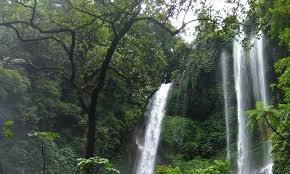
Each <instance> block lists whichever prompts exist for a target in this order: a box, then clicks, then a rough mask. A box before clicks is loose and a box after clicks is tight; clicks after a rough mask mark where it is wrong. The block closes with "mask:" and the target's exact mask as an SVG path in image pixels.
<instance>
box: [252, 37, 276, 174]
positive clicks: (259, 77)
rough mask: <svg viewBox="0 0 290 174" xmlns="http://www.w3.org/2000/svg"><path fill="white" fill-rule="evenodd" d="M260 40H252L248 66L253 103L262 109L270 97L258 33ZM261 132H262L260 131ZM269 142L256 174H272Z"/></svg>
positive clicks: (261, 39) (261, 40)
mask: <svg viewBox="0 0 290 174" xmlns="http://www.w3.org/2000/svg"><path fill="white" fill-rule="evenodd" d="M259 35H260V38H256V37H254V38H252V40H251V42H252V44H253V45H254V47H252V48H251V51H250V65H251V74H252V82H253V89H254V95H255V101H262V102H263V104H264V107H266V106H267V105H269V104H270V103H271V102H270V97H269V92H268V87H267V86H268V83H267V79H266V70H265V67H266V62H265V56H264V37H263V34H262V33H259ZM262 131H263V130H262ZM270 148H271V142H269V141H267V142H266V143H264V144H263V164H262V165H263V166H262V168H261V169H259V170H258V171H257V172H256V174H272V173H273V171H272V166H273V162H272V159H271V158H270Z"/></svg>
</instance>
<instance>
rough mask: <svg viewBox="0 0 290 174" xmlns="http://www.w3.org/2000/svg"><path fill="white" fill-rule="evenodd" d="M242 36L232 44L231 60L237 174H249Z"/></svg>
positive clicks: (246, 101)
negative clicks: (234, 103)
mask: <svg viewBox="0 0 290 174" xmlns="http://www.w3.org/2000/svg"><path fill="white" fill-rule="evenodd" d="M243 39H244V36H243V35H242V36H241V37H236V39H235V41H234V43H233V58H234V78H235V89H236V97H237V116H238V137H237V139H238V142H237V147H238V157H237V164H238V171H237V173H238V174H250V170H251V169H250V159H249V157H250V156H249V147H250V138H249V135H248V131H247V115H246V113H245V110H246V107H247V103H248V100H247V99H248V97H247V95H248V90H249V87H248V86H246V85H247V80H248V79H247V77H248V76H247V72H248V71H247V68H246V59H245V52H244V50H243V46H242V45H241V44H240V43H241V42H242V40H243Z"/></svg>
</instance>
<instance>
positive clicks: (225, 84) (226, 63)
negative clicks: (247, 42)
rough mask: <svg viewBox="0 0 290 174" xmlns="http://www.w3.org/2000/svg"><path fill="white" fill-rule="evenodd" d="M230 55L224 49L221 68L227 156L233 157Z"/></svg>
mask: <svg viewBox="0 0 290 174" xmlns="http://www.w3.org/2000/svg"><path fill="white" fill-rule="evenodd" d="M228 67H229V56H228V54H227V53H226V52H225V51H224V50H223V51H222V54H221V69H222V80H223V92H224V111H225V121H226V133H227V158H228V159H230V157H231V148H230V144H231V143H230V142H231V132H230V113H229V106H230V103H229V102H230V98H229V92H230V91H229V82H230V79H229V68H228Z"/></svg>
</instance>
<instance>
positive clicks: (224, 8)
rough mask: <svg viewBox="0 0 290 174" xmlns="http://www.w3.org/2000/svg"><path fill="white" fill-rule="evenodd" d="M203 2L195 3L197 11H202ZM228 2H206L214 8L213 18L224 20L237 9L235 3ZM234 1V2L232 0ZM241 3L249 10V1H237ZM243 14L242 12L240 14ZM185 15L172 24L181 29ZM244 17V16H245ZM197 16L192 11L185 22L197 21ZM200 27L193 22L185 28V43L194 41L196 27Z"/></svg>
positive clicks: (217, 0)
mask: <svg viewBox="0 0 290 174" xmlns="http://www.w3.org/2000/svg"><path fill="white" fill-rule="evenodd" d="M200 1H201V0H197V1H196V2H195V3H196V4H195V5H194V6H195V8H194V9H193V10H195V9H200V8H201V3H200ZM227 1H229V0H206V5H207V6H212V9H213V11H212V13H211V14H212V16H215V15H217V16H221V17H223V18H225V17H226V16H227V13H230V12H231V11H232V9H233V8H234V7H235V3H228V2H227ZM231 1H234V0H231ZM236 1H239V2H240V3H241V4H243V5H245V7H246V9H247V8H248V5H247V0H236ZM239 14H241V12H240V13H239ZM183 16H184V14H181V15H180V16H179V17H178V18H177V19H173V20H172V23H173V25H174V26H176V27H180V26H181V25H182V19H183ZM243 17H244V16H243ZM196 18H197V16H196V14H195V13H194V12H193V11H191V12H189V13H188V14H187V15H186V16H185V22H188V21H191V20H193V19H196ZM197 25H198V21H197V22H192V23H190V24H188V25H187V27H186V28H185V33H181V36H182V37H183V38H184V39H185V41H187V42H191V41H193V40H194V33H195V32H194V28H195V26H197Z"/></svg>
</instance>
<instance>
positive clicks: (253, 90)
mask: <svg viewBox="0 0 290 174" xmlns="http://www.w3.org/2000/svg"><path fill="white" fill-rule="evenodd" d="M259 35H261V38H260V39H259V38H257V37H256V36H253V37H252V38H251V39H250V41H251V43H252V44H253V47H252V48H251V49H250V50H249V52H248V51H245V50H244V49H243V46H242V44H241V43H242V40H243V39H244V38H245V36H244V34H242V35H241V37H236V39H235V41H234V43H233V59H234V78H235V90H236V98H237V117H238V137H237V148H238V154H237V167H238V169H237V174H272V173H273V172H272V166H273V162H272V159H271V158H270V155H269V153H270V150H269V149H270V147H271V143H270V142H265V143H263V145H262V151H261V152H262V157H259V159H258V158H257V157H255V156H254V155H253V153H254V149H253V147H252V144H253V143H252V142H251V135H250V133H249V130H248V128H247V122H248V121H247V114H246V111H247V110H248V109H250V108H251V107H253V103H256V102H258V101H262V102H263V103H264V107H265V106H267V105H269V104H270V103H271V102H270V97H269V90H268V83H267V77H266V62H265V56H264V38H263V35H262V34H261V33H260V34H259ZM224 71H225V70H224ZM224 90H225V86H224ZM225 95H226V93H225ZM264 132H265V130H261V133H262V134H263V133H264ZM258 160H262V161H261V164H260V163H256V161H258Z"/></svg>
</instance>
